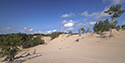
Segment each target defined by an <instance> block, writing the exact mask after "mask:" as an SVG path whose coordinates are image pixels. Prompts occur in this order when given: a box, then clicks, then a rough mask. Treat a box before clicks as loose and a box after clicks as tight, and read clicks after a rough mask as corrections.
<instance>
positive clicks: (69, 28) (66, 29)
mask: <svg viewBox="0 0 125 63" xmlns="http://www.w3.org/2000/svg"><path fill="white" fill-rule="evenodd" d="M61 30H62V31H63V32H67V31H71V30H74V28H73V27H62V28H61Z"/></svg>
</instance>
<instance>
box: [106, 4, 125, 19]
mask: <svg viewBox="0 0 125 63" xmlns="http://www.w3.org/2000/svg"><path fill="white" fill-rule="evenodd" d="M121 7H122V5H120V4H117V5H113V6H110V8H109V10H107V11H104V12H105V13H108V14H109V15H111V18H117V17H120V15H121V14H122V13H124V12H125V10H122V9H121Z"/></svg>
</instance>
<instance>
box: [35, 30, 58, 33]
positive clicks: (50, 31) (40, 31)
mask: <svg viewBox="0 0 125 63" xmlns="http://www.w3.org/2000/svg"><path fill="white" fill-rule="evenodd" d="M52 32H57V30H55V29H54V30H49V31H42V30H39V31H34V32H33V33H34V34H35V33H40V34H51V33H52Z"/></svg>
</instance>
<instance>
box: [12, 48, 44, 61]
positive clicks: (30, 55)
mask: <svg viewBox="0 0 125 63" xmlns="http://www.w3.org/2000/svg"><path fill="white" fill-rule="evenodd" d="M29 51H30V50H27V51H26V52H24V53H23V54H21V55H20V56H18V57H16V58H15V59H14V60H15V61H14V62H13V63H23V62H25V61H27V60H31V59H34V58H37V57H40V56H42V54H40V53H36V49H35V50H34V51H33V52H32V53H31V52H30V53H29Z"/></svg>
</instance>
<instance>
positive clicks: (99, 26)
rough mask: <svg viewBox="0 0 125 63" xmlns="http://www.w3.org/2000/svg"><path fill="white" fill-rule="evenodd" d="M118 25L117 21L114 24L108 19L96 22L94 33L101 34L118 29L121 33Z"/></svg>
mask: <svg viewBox="0 0 125 63" xmlns="http://www.w3.org/2000/svg"><path fill="white" fill-rule="evenodd" d="M117 24H118V21H117V20H116V21H114V22H113V23H110V22H109V21H108V19H106V20H104V21H99V22H96V23H95V25H94V27H93V30H94V32H101V33H102V32H104V31H109V30H110V29H116V30H117V31H119V29H120V26H119V25H117ZM116 25H117V26H116Z"/></svg>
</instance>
